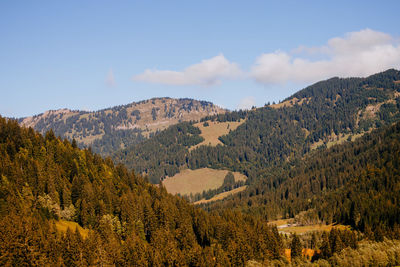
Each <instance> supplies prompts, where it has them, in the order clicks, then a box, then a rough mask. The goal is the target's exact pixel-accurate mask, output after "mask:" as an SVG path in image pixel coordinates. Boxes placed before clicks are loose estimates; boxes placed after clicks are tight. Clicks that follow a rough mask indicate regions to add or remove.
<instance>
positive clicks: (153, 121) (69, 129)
mask: <svg viewBox="0 0 400 267" xmlns="http://www.w3.org/2000/svg"><path fill="white" fill-rule="evenodd" d="M224 112H225V110H224V109H221V108H220V107H218V106H215V105H213V104H212V103H210V102H206V101H197V100H193V99H173V98H168V97H164V98H153V99H150V100H145V101H140V102H133V103H131V104H128V105H122V106H117V107H112V108H108V109H103V110H99V111H95V112H88V111H73V110H69V109H60V110H50V111H46V112H45V113H42V114H39V115H36V116H33V117H27V118H21V119H19V122H20V123H21V125H24V126H27V127H32V128H34V129H35V130H37V131H39V132H40V133H42V134H45V133H46V132H47V131H49V130H50V129H52V130H53V132H54V134H55V135H56V136H61V137H62V138H68V139H69V140H70V141H72V140H73V139H75V140H76V141H77V144H78V146H79V147H81V148H84V147H88V146H90V147H91V148H92V150H93V151H94V152H96V153H100V154H101V155H103V156H105V155H110V154H111V153H113V152H115V151H116V150H118V149H121V148H124V147H128V146H130V145H132V144H136V143H139V142H141V141H143V140H144V139H146V138H147V137H149V136H152V135H153V134H154V133H156V132H157V131H161V130H163V129H166V128H167V127H168V126H170V125H173V124H176V123H179V122H183V121H191V120H200V119H201V118H202V117H204V116H208V115H215V114H219V113H224Z"/></svg>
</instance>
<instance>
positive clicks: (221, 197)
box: [194, 185, 247, 204]
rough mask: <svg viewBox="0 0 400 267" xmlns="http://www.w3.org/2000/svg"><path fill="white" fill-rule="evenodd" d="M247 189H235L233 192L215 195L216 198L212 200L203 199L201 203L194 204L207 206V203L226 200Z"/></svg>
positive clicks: (245, 186)
mask: <svg viewBox="0 0 400 267" xmlns="http://www.w3.org/2000/svg"><path fill="white" fill-rule="evenodd" d="M246 188H247V185H244V186H241V187H238V188H235V189H233V190H231V191H227V192H222V193H219V194H218V195H215V196H213V197H212V198H210V199H201V200H199V201H196V202H194V204H205V203H209V202H213V201H217V200H221V199H224V198H226V197H228V196H230V195H233V194H236V193H239V192H242V191H243V190H245V189H246Z"/></svg>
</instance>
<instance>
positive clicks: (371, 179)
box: [208, 123, 400, 240]
mask: <svg viewBox="0 0 400 267" xmlns="http://www.w3.org/2000/svg"><path fill="white" fill-rule="evenodd" d="M399 170H400V123H396V124H395V125H393V126H386V127H384V128H382V129H379V130H375V131H374V132H372V133H370V134H366V135H365V136H363V137H361V138H359V139H357V140H356V141H354V142H350V141H346V142H345V143H344V144H340V145H336V146H333V147H332V148H330V149H327V150H318V151H314V152H312V153H310V154H309V155H307V156H306V157H305V158H304V159H303V160H302V161H297V162H295V163H293V162H292V163H290V164H289V163H284V164H282V165H280V166H275V167H271V168H270V170H269V172H268V174H266V175H265V177H264V178H263V179H260V180H259V181H258V182H257V183H254V184H253V185H250V186H249V188H248V190H246V191H244V192H241V193H239V194H238V195H236V196H233V197H231V198H230V199H227V200H224V201H222V202H221V203H216V204H214V205H212V206H209V207H208V209H210V210H212V209H221V208H229V209H232V208H236V209H240V210H244V211H246V212H248V213H251V214H253V215H259V216H261V217H264V218H273V217H274V216H277V215H278V216H283V217H289V218H292V217H295V215H297V214H300V213H302V216H303V217H305V218H306V219H307V220H308V221H309V222H311V223H316V222H324V223H332V222H335V223H342V224H346V225H351V226H352V227H353V229H357V230H360V231H362V232H365V233H366V234H367V235H368V236H369V237H370V238H372V239H377V240H382V239H383V236H387V237H395V238H400V175H399V173H400V172H399Z"/></svg>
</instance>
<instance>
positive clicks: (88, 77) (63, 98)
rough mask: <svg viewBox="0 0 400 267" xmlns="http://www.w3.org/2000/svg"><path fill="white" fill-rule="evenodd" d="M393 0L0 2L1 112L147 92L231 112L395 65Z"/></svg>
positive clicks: (30, 111)
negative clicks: (334, 79)
mask: <svg viewBox="0 0 400 267" xmlns="http://www.w3.org/2000/svg"><path fill="white" fill-rule="evenodd" d="M399 10H400V1H368V0H366V1H257V0H254V1H233V0H230V1H223V0H221V1H216V0H212V1H208V0H203V1H187V0H186V1H174V0H171V1H122V0H121V1H102V0H96V1H94V0H93V1H90V0H87V1H19V0H15V1H14V0H13V1H0V115H1V116H7V117H24V116H31V115H34V114H39V113H42V112H44V111H46V110H49V109H60V108H69V109H73V110H75V109H79V110H99V109H103V108H108V107H112V106H116V105H123V104H128V103H131V102H134V101H140V100H144V99H149V98H153V97H165V96H168V97H175V98H194V99H199V100H207V101H211V102H213V103H214V104H217V105H220V106H222V107H224V108H228V109H231V110H234V109H240V108H250V107H251V106H263V105H264V104H265V103H268V102H271V103H272V102H273V101H275V102H278V101H280V100H283V99H285V98H287V97H289V96H290V95H291V94H293V93H295V92H296V91H298V90H300V89H302V88H304V87H306V86H308V85H311V84H313V83H315V82H317V81H320V80H323V79H328V78H331V77H334V76H338V77H354V76H357V77H366V76H368V75H370V74H373V73H377V72H380V71H384V70H386V69H389V68H396V69H400V31H399V29H400V19H399V18H398V11H399Z"/></svg>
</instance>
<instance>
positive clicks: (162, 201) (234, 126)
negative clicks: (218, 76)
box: [0, 70, 400, 266]
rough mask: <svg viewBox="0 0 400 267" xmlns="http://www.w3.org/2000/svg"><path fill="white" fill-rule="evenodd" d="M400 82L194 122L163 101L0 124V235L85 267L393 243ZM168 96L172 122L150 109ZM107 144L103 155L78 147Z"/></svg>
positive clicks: (283, 259)
mask: <svg viewBox="0 0 400 267" xmlns="http://www.w3.org/2000/svg"><path fill="white" fill-rule="evenodd" d="M398 80H400V72H399V71H396V70H388V71H386V72H382V73H378V74H375V75H372V76H370V77H367V78H349V79H339V78H332V79H329V80H326V81H322V82H319V83H316V84H313V85H311V86H309V87H307V88H305V89H303V90H301V91H299V92H297V93H295V94H294V95H293V96H291V97H289V98H288V99H285V100H283V101H282V102H281V103H278V104H272V105H265V106H264V107H262V108H257V109H252V110H245V111H243V110H240V111H226V110H220V109H218V108H214V107H215V106H213V105H212V104H211V103H207V104H204V103H203V104H202V105H203V106H202V108H203V111H204V112H205V113H204V114H203V113H202V114H200V113H199V112H198V110H197V109H200V107H197V108H196V107H195V106H196V105H197V104H198V103H200V102H196V101H195V100H173V99H161V98H160V99H153V100H148V101H142V102H140V103H137V104H130V105H126V106H121V107H116V108H112V109H110V110H105V111H98V112H95V113H84V112H80V111H70V110H67V109H64V110H58V111H49V112H46V113H44V114H41V115H39V116H36V117H31V118H25V119H20V120H19V121H18V122H19V123H20V124H22V125H24V126H31V127H35V128H37V127H39V128H41V129H42V131H46V130H48V129H52V127H55V126H54V125H58V126H60V127H59V128H57V127H58V126H57V127H55V130H52V131H47V132H46V133H45V134H44V135H42V134H41V133H39V132H36V131H34V129H33V128H26V127H21V126H20V125H18V124H17V122H16V121H14V120H10V119H3V118H1V120H0V152H1V153H2V157H1V159H0V163H1V166H2V167H1V168H0V174H1V183H0V193H1V194H0V197H1V198H0V213H1V215H2V220H0V226H1V227H0V228H1V229H5V230H4V231H2V232H1V231H0V237H1V238H2V240H5V239H6V236H8V235H9V234H8V233H15V235H14V234H12V235H13V238H12V239H10V240H17V241H16V242H22V240H21V239H20V238H21V236H22V235H20V234H18V233H22V232H23V231H25V230H24V229H26V227H32V229H35V230H29V231H28V233H29V236H28V237H26V238H28V239H29V240H40V242H42V243H43V244H48V243H51V244H58V245H57V246H58V248H60V249H57V250H56V251H57V252H55V254H54V255H52V256H46V255H48V252H46V254H40V255H41V256H40V259H39V261H38V262H40V261H44V262H54V261H56V259H59V258H60V257H61V258H62V259H63V260H64V261H66V262H67V261H68V258H67V256H65V253H66V252H67V251H68V253H71V255H76V253H79V254H81V255H83V254H84V255H91V256H90V257H89V258H87V259H82V262H83V261H84V262H85V264H89V265H90V264H95V263H96V262H105V261H107V262H113V263H114V264H117V263H118V262H119V261H122V259H123V260H124V261H127V260H128V258H127V255H130V256H129V257H132V258H130V259H131V261H129V260H128V261H129V262H130V263H132V264H136V263H138V262H142V263H143V264H144V263H145V262H147V263H149V262H151V264H154V265H160V264H161V265H162V264H166V265H170V263H171V262H175V263H180V264H181V265H192V264H194V262H196V263H199V262H201V264H200V265H201V266H209V265H213V263H212V262H213V261H214V260H215V261H218V262H220V265H222V266H225V265H229V264H232V265H247V266H253V265H254V266H259V265H260V264H261V265H262V264H267V266H268V264H272V263H273V262H275V263H279V264H283V265H285V264H295V263H296V264H297V263H299V262H301V263H302V264H303V263H304V264H306V263H309V262H310V261H312V262H313V263H315V264H324V263H326V262H329V264H330V263H335V262H341V263H342V262H343V261H340V258H338V255H346V257H347V258H346V259H347V260H350V256H349V255H347V254H346V253H347V252H348V251H353V252H354V253H359V254H360V255H361V254H363V253H364V251H360V250H359V246H360V247H362V248H363V249H364V250H365V249H369V248H370V247H373V246H382V247H385V246H387V244H389V243H390V244H392V243H391V242H392V241H390V240H389V239H399V238H400V230H399V229H400V227H399V225H400V218H399V216H398V213H399V205H398V203H400V200H399V198H398V196H399V195H400V192H399V190H398V189H399V188H400V187H399V183H400V181H399V177H398V175H397V173H398V168H399V166H400V165H399V164H400V161H399V160H400V159H399V155H400V153H399V151H400V150H399V149H400V144H399V140H400V138H399V135H400V94H399V93H398V92H400V87H399V86H400V84H399V83H398V82H397V81H398ZM163 101H165V102H163ZM168 101H173V103H175V104H176V103H180V104H182V103H187V102H185V101H191V102H189V103H192V104H190V105H191V106H190V108H189V107H188V106H185V107H182V109H183V110H186V111H179V112H180V113H177V114H183V113H184V112H186V115H185V116H186V117H184V116H183V115H177V116H178V117H175V116H174V115H172V116H171V118H170V119H171V120H169V118H168V115H167V113H162V112H161V109H157V108H156V109H154V105H156V106H157V105H160V103H161V104H166V103H167V102H168ZM174 101H175V102H174ZM168 103H169V102H168ZM136 105H138V106H136ZM193 105H194V106H193ZM167 106H168V105H167ZM134 107H135V108H138V110H139V109H140V108H141V109H140V114H142V115H140V116H143V117H141V119H140V120H142V122H141V123H142V124H141V123H140V122H139V119H138V118H136V116H137V115H138V114H139V113H138V112H134V110H131V109H132V108H134ZM150 108H151V110H152V111H151V112H150V113H149V110H150ZM135 110H136V109H135ZM146 110H147V111H146ZM165 110H168V109H165ZM125 112H130V113H131V117H129V118H128V119H127V118H125V117H124V115H123V113H125ZM191 112H194V113H193V114H191ZM102 113H104V114H103V115H101V114H102ZM134 113H135V114H134ZM150 114H151V115H150ZM99 116H100V117H99ZM101 116H103V117H101ZM132 116H135V121H134V120H133V117H132ZM71 118H73V120H72V119H71ZM106 118H108V119H110V120H109V121H108V122H107V123H109V124H107V123H104V122H105V121H106ZM178 118H181V119H182V120H186V121H181V119H178ZM183 118H185V119H183ZM131 120H132V123H131V122H130V121H131ZM67 125H68V127H69V128H68V127H66V126H67ZM90 125H97V126H99V125H101V127H103V128H102V129H103V130H99V132H96V130H95V129H96V128H95V127H94V128H93V127H92V126H90ZM107 125H108V126H107ZM61 126H62V127H61ZM101 127H100V128H101ZM67 128H68V129H69V130H67ZM105 129H112V130H111V131H109V132H108V133H107V134H106V131H105ZM63 131H64V132H63ZM102 131H103V132H102ZM121 131H122V132H123V131H125V132H124V134H121V135H118V134H116V133H117V132H118V133H122V132H121ZM61 132H63V133H64V136H63V137H64V138H65V139H62V138H60V137H57V136H56V133H61ZM85 132H86V133H87V134H86V135H85ZM61 136H62V135H61ZM105 136H109V137H110V138H111V139H107V140H108V141H107V143H110V144H111V143H112V144H114V145H113V146H109V147H108V148H107V149H106V150H102V151H103V152H104V153H103V155H105V154H109V155H111V157H108V158H102V157H101V156H99V155H98V154H95V153H93V151H92V149H88V148H85V147H86V146H87V145H88V144H89V143H90V144H92V145H94V147H95V148H94V149H93V150H96V149H98V148H100V147H102V145H100V143H97V144H99V146H98V148H96V142H99V141H100V140H103V141H106V139H104V137H105ZM138 137H140V138H138ZM71 138H72V140H73V141H72V142H69V141H68V139H71ZM74 140H75V141H74ZM127 140H131V141H127ZM85 142H86V143H85ZM116 144H118V145H116ZM78 145H79V146H81V147H83V149H81V148H79V146H78ZM105 147H107V145H106V143H105V146H104V148H105ZM148 181H150V182H151V183H153V184H161V186H155V185H152V184H150V183H148ZM11 203H12V204H11ZM15 221H17V222H18V223H17V224H15V223H13V222H15ZM25 225H26V226H25ZM43 236H46V237H47V238H46V240H45V239H43V238H42V237H43ZM66 242H67V243H68V244H74V245H73V246H74V247H75V248H76V249H75V251H71V250H70V248H71V247H69V248H68V247H67V248H65V247H63V246H64V244H66ZM368 242H370V243H368ZM371 242H372V243H371ZM393 242H396V241H393ZM32 244H34V243H32ZM396 244H397V243H393V245H394V249H395V252H394V253H397V251H398V250H397V248H398V246H397V245H396ZM1 246H3V248H2V247H0V249H3V250H5V249H8V247H10V246H11V243H9V242H5V243H3V244H1ZM35 246H36V245H31V246H30V248H31V249H34V248H36V247H35ZM86 246H87V247H91V251H86V250H85V249H86V248H85V247H86ZM139 247H140V248H141V249H140V250H138V249H137V248H139ZM165 248H168V250H165ZM171 248H172V250H171ZM244 248H245V250H243V249H244ZM48 250H49V247H46V248H43V249H41V251H42V252H43V251H48ZM106 251H109V252H107V253H106ZM171 251H173V253H172V254H171ZM42 252H40V253H42ZM16 253H22V252H16ZM74 253H75V254H74ZM384 253H388V252H387V251H384ZM13 255H16V256H15V257H16V258H14V259H19V257H20V256H18V255H19V254H13ZM95 255H98V256H95ZM99 255H100V256H99ZM399 255H400V254H399ZM193 259H195V261H193ZM0 261H1V259H0ZM385 262H388V261H385ZM172 265H174V264H172ZM261 265H260V266H261Z"/></svg>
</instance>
